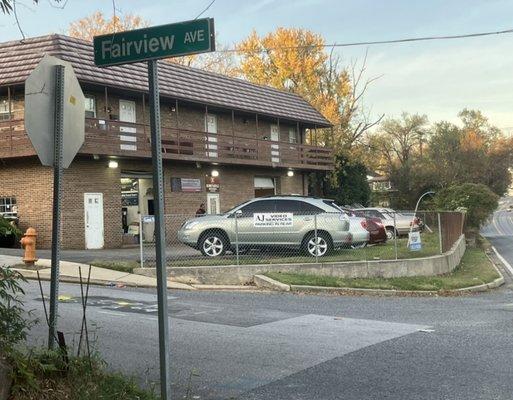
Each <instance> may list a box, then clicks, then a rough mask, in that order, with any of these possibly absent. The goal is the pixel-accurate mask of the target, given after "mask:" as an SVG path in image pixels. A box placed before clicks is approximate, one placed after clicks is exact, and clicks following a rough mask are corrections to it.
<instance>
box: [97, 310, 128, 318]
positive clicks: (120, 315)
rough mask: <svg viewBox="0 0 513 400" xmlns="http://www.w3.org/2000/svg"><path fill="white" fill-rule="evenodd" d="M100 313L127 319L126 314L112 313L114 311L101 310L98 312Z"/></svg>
mask: <svg viewBox="0 0 513 400" xmlns="http://www.w3.org/2000/svg"><path fill="white" fill-rule="evenodd" d="M98 312H99V313H101V314H108V315H115V316H117V317H126V315H125V314H123V313H117V312H112V311H103V310H100V311H98Z"/></svg>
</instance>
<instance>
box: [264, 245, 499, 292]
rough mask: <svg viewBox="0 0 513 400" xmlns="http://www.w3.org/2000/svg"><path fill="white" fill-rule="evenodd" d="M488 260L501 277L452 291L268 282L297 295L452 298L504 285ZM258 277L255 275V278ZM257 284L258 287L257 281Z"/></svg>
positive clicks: (269, 286)
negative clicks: (287, 288) (284, 287)
mask: <svg viewBox="0 0 513 400" xmlns="http://www.w3.org/2000/svg"><path fill="white" fill-rule="evenodd" d="M486 256H487V257H488V259H489V260H490V262H491V263H492V266H493V268H495V270H496V271H497V273H498V274H499V277H498V278H497V279H495V280H493V281H492V282H489V283H483V284H481V285H476V286H468V287H464V288H460V289H452V290H393V289H364V288H348V287H330V286H308V285H287V284H285V283H282V282H279V281H276V280H274V279H271V278H268V277H265V278H266V281H272V282H273V283H276V284H278V285H279V286H278V285H276V287H275V288H274V290H282V291H283V290H285V289H282V287H283V286H288V287H289V290H290V291H291V292H296V293H328V294H330V293H331V294H357V295H377V296H450V295H460V294H470V293H478V292H486V291H488V290H491V289H496V288H498V287H500V286H501V285H503V284H504V282H505V280H504V276H503V275H502V273H501V271H500V270H499V269H498V268H497V266H496V265H495V263H494V262H493V260H492V259H491V258H490V257H489V256H488V255H486ZM256 277H257V275H255V278H256ZM255 283H256V284H257V286H258V283H257V280H256V279H255ZM266 288H268V289H273V287H272V286H271V283H269V284H268V286H266Z"/></svg>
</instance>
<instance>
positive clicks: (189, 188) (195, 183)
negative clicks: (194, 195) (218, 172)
mask: <svg viewBox="0 0 513 400" xmlns="http://www.w3.org/2000/svg"><path fill="white" fill-rule="evenodd" d="M180 187H181V189H182V192H201V180H200V179H190V178H181V179H180Z"/></svg>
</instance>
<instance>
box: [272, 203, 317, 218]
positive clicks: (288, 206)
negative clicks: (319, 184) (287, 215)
mask: <svg viewBox="0 0 513 400" xmlns="http://www.w3.org/2000/svg"><path fill="white" fill-rule="evenodd" d="M276 212H291V213H294V214H297V215H301V214H303V215H304V214H318V213H321V212H323V210H321V209H320V208H319V207H316V206H314V205H313V204H310V203H307V202H305V201H301V200H276Z"/></svg>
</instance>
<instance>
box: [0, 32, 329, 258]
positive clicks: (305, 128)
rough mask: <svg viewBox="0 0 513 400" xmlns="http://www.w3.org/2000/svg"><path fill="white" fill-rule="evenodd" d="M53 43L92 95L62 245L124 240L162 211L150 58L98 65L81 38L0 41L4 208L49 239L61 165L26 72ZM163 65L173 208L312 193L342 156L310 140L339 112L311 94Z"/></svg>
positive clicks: (67, 191) (0, 190)
mask: <svg viewBox="0 0 513 400" xmlns="http://www.w3.org/2000/svg"><path fill="white" fill-rule="evenodd" d="M45 53H47V54H51V55H54V56H56V57H59V58H61V59H63V60H66V61H69V62H71V63H72V65H73V68H74V70H75V74H76V75H77V78H78V80H79V82H80V84H81V86H82V90H83V92H84V94H85V96H86V110H85V126H86V132H85V136H86V137H85V142H84V145H83V146H82V148H81V149H80V151H79V154H78V156H77V157H76V159H75V160H74V161H73V163H72V165H71V166H70V168H69V169H67V170H65V173H64V189H63V192H64V196H63V203H62V205H63V214H62V215H63V246H64V247H65V248H101V247H118V246H121V245H122V241H123V235H124V234H126V232H127V231H129V226H130V225H131V224H132V223H134V221H138V218H139V215H140V214H141V215H147V214H150V215H151V214H152V213H153V197H152V181H151V159H150V140H149V118H148V117H149V115H148V114H149V109H148V93H147V90H148V89H147V85H148V84H147V75H146V65H145V64H131V65H124V66H115V67H110V68H97V67H95V65H94V62H93V49H92V45H91V44H90V43H89V42H86V41H83V40H79V39H74V38H70V37H66V36H62V35H50V36H43V37H37V38H31V39H27V40H24V41H23V42H19V41H16V42H7V43H3V44H0V213H2V212H9V211H13V208H14V211H17V213H18V216H19V220H20V226H21V228H22V229H25V228H26V227H28V226H33V227H35V228H36V229H37V230H38V232H39V244H40V245H41V246H43V247H48V246H49V244H50V238H51V212H52V186H53V185H52V179H53V175H52V169H51V168H48V167H43V166H41V164H40V162H39V160H38V158H37V156H36V155H35V151H34V149H33V147H32V145H31V143H30V140H29V139H28V137H27V135H26V133H25V129H24V120H23V119H24V112H25V110H24V81H25V79H26V78H27V77H28V75H29V74H30V72H31V71H32V70H33V69H34V68H35V66H36V65H37V63H38V62H39V61H40V59H41V58H42V57H43V55H44V54H45ZM159 75H160V88H161V117H162V145H163V159H164V169H165V212H166V213H168V214H175V213H187V214H190V213H193V212H194V211H195V210H196V209H197V208H198V206H199V205H200V204H201V203H205V204H206V205H207V211H208V212H209V213H218V212H223V211H226V210H227V209H229V208H231V207H233V206H235V205H236V204H238V203H241V202H243V201H245V200H248V199H250V198H253V197H255V196H262V195H270V194H303V195H304V194H307V191H308V188H307V175H308V173H310V172H311V171H316V170H317V171H318V170H330V169H332V168H333V160H332V152H331V150H330V149H327V148H325V147H322V146H315V145H311V144H306V143H316V142H315V134H316V130H317V129H318V128H326V127H329V126H330V124H329V122H328V121H327V120H326V119H325V118H324V117H323V116H322V115H321V114H320V113H319V112H318V111H317V110H315V109H314V108H313V107H312V106H311V105H310V104H309V103H308V102H306V101H305V100H304V99H302V98H301V97H299V96H297V95H295V94H292V93H289V92H285V91H280V90H276V89H273V88H269V87H265V86H259V85H254V84H251V83H249V82H246V81H244V80H240V79H233V78H229V77H226V76H222V75H218V74H213V73H209V72H205V71H201V70H197V69H192V68H188V67H184V66H180V65H176V64H172V63H168V62H160V63H159ZM27 111H28V112H30V110H27Z"/></svg>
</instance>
